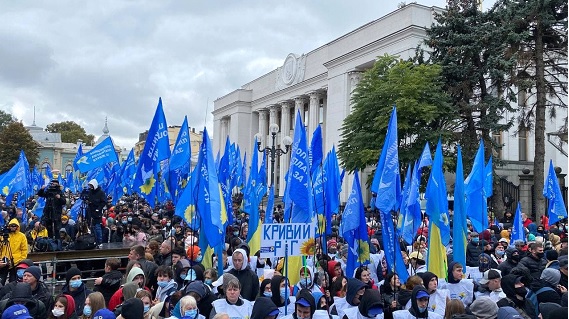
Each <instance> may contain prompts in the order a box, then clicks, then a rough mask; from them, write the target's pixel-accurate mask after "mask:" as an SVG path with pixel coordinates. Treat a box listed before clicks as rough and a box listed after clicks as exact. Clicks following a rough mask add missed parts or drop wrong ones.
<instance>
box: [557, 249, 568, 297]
mask: <svg viewBox="0 0 569 319" xmlns="http://www.w3.org/2000/svg"><path fill="white" fill-rule="evenodd" d="M557 260H559V272H560V273H561V279H560V280H559V284H560V285H561V286H563V287H565V289H567V279H568V278H567V273H568V271H567V266H568V264H569V259H568V258H567V255H563V256H559V259H557Z"/></svg>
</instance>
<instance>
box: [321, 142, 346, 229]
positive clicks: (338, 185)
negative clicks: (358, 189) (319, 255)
mask: <svg viewBox="0 0 569 319" xmlns="http://www.w3.org/2000/svg"><path fill="white" fill-rule="evenodd" d="M324 167H325V177H326V181H325V183H324V198H325V206H324V217H325V219H326V234H327V235H329V234H332V215H333V214H335V213H337V212H338V209H339V207H340V192H341V191H342V181H341V179H340V166H339V165H338V156H337V155H336V148H335V147H334V146H332V150H331V151H330V152H328V155H327V156H326V161H325V162H324Z"/></svg>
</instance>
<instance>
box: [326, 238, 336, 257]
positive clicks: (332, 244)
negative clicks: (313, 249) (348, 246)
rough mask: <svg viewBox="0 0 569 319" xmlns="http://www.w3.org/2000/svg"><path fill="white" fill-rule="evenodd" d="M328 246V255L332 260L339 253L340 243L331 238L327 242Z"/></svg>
mask: <svg viewBox="0 0 569 319" xmlns="http://www.w3.org/2000/svg"><path fill="white" fill-rule="evenodd" d="M326 247H327V248H328V256H329V257H330V259H331V260H335V259H336V254H337V253H338V243H337V242H336V241H335V240H334V239H330V240H329V241H328V242H327V243H326Z"/></svg>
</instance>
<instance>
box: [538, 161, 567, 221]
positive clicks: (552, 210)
mask: <svg viewBox="0 0 569 319" xmlns="http://www.w3.org/2000/svg"><path fill="white" fill-rule="evenodd" d="M543 186H544V187H543V196H544V197H545V198H547V199H548V200H549V204H548V206H547V213H548V217H549V225H553V224H555V223H556V222H558V221H559V220H561V219H563V218H566V217H567V209H566V208H565V203H564V202H563V195H562V194H561V189H560V188H559V181H558V180H557V175H556V174H555V169H554V168H553V161H552V160H550V161H549V172H548V174H547V178H546V179H545V184H544V185H543Z"/></svg>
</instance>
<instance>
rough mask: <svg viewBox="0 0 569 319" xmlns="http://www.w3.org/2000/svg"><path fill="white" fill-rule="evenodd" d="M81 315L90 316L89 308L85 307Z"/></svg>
mask: <svg viewBox="0 0 569 319" xmlns="http://www.w3.org/2000/svg"><path fill="white" fill-rule="evenodd" d="M83 314H84V315H85V316H90V315H91V306H89V305H85V307H83Z"/></svg>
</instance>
